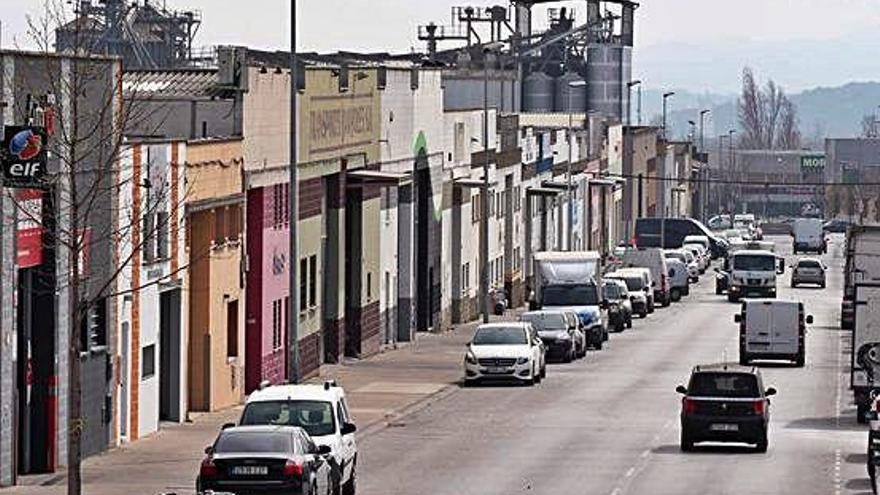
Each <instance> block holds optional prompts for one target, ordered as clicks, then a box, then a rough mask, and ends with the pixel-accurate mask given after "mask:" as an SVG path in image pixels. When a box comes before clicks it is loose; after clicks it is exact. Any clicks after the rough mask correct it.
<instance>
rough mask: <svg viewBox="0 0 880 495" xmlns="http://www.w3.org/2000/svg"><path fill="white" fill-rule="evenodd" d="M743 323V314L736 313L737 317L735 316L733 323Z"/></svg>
mask: <svg viewBox="0 0 880 495" xmlns="http://www.w3.org/2000/svg"><path fill="white" fill-rule="evenodd" d="M742 321H743V317H742V314H740V313H736V314H735V315H733V322H734V323H742Z"/></svg>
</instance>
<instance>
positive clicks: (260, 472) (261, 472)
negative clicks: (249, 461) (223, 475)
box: [230, 466, 269, 476]
mask: <svg viewBox="0 0 880 495" xmlns="http://www.w3.org/2000/svg"><path fill="white" fill-rule="evenodd" d="M230 473H231V474H232V475H233V476H266V475H267V474H269V466H232V471H231V472H230Z"/></svg>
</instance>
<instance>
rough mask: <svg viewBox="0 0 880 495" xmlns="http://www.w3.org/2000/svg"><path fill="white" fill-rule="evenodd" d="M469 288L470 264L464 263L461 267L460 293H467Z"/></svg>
mask: <svg viewBox="0 0 880 495" xmlns="http://www.w3.org/2000/svg"><path fill="white" fill-rule="evenodd" d="M470 287H471V264H470V263H465V264H464V265H462V266H461V291H462V293H464V292H467V291H468V289H470Z"/></svg>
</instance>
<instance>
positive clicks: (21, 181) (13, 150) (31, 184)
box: [0, 126, 46, 188]
mask: <svg viewBox="0 0 880 495" xmlns="http://www.w3.org/2000/svg"><path fill="white" fill-rule="evenodd" d="M0 165H2V169H3V185H4V186H6V187H19V188H21V187H23V188H39V187H41V186H42V185H43V179H44V178H45V176H46V130H45V128H43V127H33V126H6V129H5V130H4V132H3V147H2V150H0Z"/></svg>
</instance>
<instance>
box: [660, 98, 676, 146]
mask: <svg viewBox="0 0 880 495" xmlns="http://www.w3.org/2000/svg"><path fill="white" fill-rule="evenodd" d="M670 96H675V91H669V92H667V93H663V140H664V141H665V140H666V100H667V99H669V97H670Z"/></svg>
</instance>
